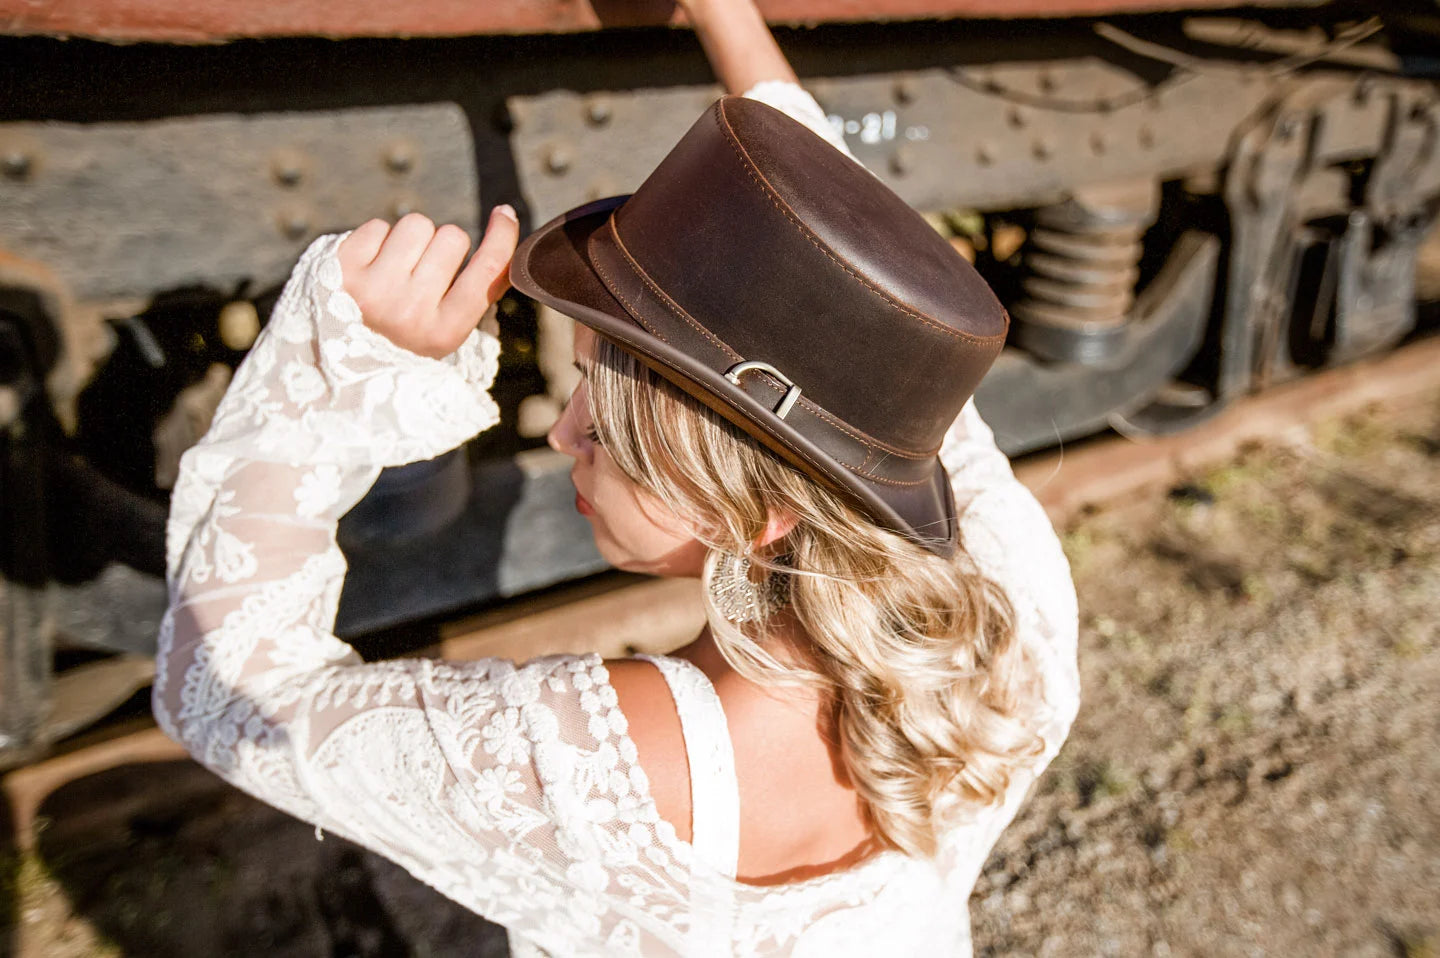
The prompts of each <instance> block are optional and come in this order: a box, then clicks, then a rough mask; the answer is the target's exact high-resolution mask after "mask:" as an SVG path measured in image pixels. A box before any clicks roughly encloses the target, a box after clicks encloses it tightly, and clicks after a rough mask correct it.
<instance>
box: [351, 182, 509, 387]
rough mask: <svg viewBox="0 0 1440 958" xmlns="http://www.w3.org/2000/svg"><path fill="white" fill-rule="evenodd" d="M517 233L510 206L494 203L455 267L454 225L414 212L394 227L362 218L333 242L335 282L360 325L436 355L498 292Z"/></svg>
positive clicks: (460, 236) (465, 240)
mask: <svg viewBox="0 0 1440 958" xmlns="http://www.w3.org/2000/svg"><path fill="white" fill-rule="evenodd" d="M519 239H520V222H519V220H517V219H516V217H515V211H514V210H513V209H511V208H510V207H508V206H497V207H495V209H494V210H493V211H491V213H490V223H489V225H488V226H487V227H486V228H485V234H484V236H482V237H481V238H480V246H479V248H478V249H476V250H475V255H474V256H472V257H471V258H470V262H469V264H468V265H466V266H465V268H464V269H463V270H462V269H460V266H461V264H462V263H464V262H465V254H466V253H468V252H469V251H470V237H469V236H468V235H467V234H466V233H465V231H464V230H462V229H461V228H460V227H458V226H454V225H445V226H442V227H440V228H439V229H436V228H435V224H434V223H432V222H430V220H429V219H427V218H426V217H424V216H422V215H420V214H419V213H408V214H406V215H405V216H402V217H401V218H400V221H399V222H397V223H396V224H395V225H394V226H391V225H390V224H389V223H387V222H385V221H384V220H370V221H369V222H368V223H366V224H365V225H363V226H360V227H358V228H357V229H356V230H355V231H354V232H353V233H351V234H350V235H349V236H347V237H346V238H345V241H344V242H342V243H341V244H340V249H339V251H338V255H339V258H340V271H341V274H342V275H343V277H344V284H343V285H344V287H345V292H347V293H349V294H350V295H351V296H352V297H354V299H355V302H356V303H357V304H358V305H359V306H360V314H361V315H362V316H363V317H364V319H365V325H366V326H369V327H370V328H371V329H373V330H375V331H376V332H377V333H379V334H381V335H382V336H384V337H386V338H387V339H389V340H390V341H391V342H393V343H394V344H395V345H397V346H400V347H401V348H403V349H408V350H410V351H411V352H414V353H419V354H420V355H422V356H429V357H431V358H434V359H440V358H442V357H444V356H448V355H450V354H451V353H453V352H454V351H455V350H456V349H458V348H459V347H460V344H461V343H463V342H465V337H467V336H469V335H470V332H471V330H473V329H474V328H475V327H476V326H477V325H478V324H479V322H480V318H481V317H482V316H484V314H485V310H487V309H489V308H490V304H491V303H494V302H495V301H496V300H497V299H499V298H500V297H501V296H502V295H504V293H505V290H506V289H507V288H508V287H509V285H510V281H509V279H508V271H509V268H510V257H511V256H513V255H514V253H515V244H516V243H517V242H518V241H519ZM457 270H459V275H456V271H457Z"/></svg>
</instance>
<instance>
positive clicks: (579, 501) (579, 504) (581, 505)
mask: <svg viewBox="0 0 1440 958" xmlns="http://www.w3.org/2000/svg"><path fill="white" fill-rule="evenodd" d="M575 511H576V512H578V513H580V514H581V515H582V516H593V515H594V514H595V507H594V506H592V505H590V503H589V502H587V501H585V497H584V496H582V495H580V493H579V492H578V491H577V492H576V493H575Z"/></svg>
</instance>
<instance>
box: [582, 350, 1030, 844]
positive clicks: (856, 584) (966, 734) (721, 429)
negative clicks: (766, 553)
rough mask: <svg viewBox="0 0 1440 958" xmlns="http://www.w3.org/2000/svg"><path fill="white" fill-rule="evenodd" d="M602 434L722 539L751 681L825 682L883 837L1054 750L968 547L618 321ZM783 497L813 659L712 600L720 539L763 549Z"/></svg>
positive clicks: (726, 649) (707, 535)
mask: <svg viewBox="0 0 1440 958" xmlns="http://www.w3.org/2000/svg"><path fill="white" fill-rule="evenodd" d="M587 367H588V368H587V379H588V382H589V396H590V409H591V415H592V418H593V419H594V421H595V429H596V431H597V433H598V434H599V437H600V441H601V442H602V443H603V444H604V445H605V447H606V450H607V452H608V453H609V454H610V456H611V457H612V458H613V459H614V461H615V464H616V465H617V466H618V467H619V469H620V470H621V472H623V473H624V474H625V475H626V476H627V477H629V478H630V479H631V480H633V481H634V482H635V483H636V484H637V485H639V486H640V488H641V489H643V490H645V491H646V492H648V493H649V494H651V495H653V496H655V497H656V498H658V499H659V500H660V501H661V502H663V503H664V504H665V505H667V506H668V507H669V508H671V509H672V510H673V511H674V512H675V513H676V514H677V515H679V516H681V517H682V518H684V519H686V520H687V521H688V522H690V523H691V525H692V526H693V528H694V529H695V532H696V536H697V538H699V539H700V540H701V541H702V542H704V543H705V544H707V545H708V546H709V547H710V548H711V550H712V551H711V553H710V558H709V560H708V561H707V562H706V566H705V584H706V585H707V588H706V589H704V590H703V592H704V594H705V595H706V596H707V605H709V608H708V609H707V617H708V619H709V621H710V624H711V630H712V633H713V635H714V637H715V640H716V643H717V645H718V646H719V648H720V651H721V653H722V654H723V655H724V656H725V658H726V660H727V661H728V662H729V663H730V665H731V666H732V667H733V668H735V669H736V670H737V671H738V672H740V673H741V674H742V675H744V676H746V677H747V678H750V679H751V680H752V681H756V682H761V683H767V684H794V683H802V684H805V685H809V686H811V687H816V688H819V689H820V690H821V691H822V692H823V693H824V694H825V695H826V701H827V702H829V703H830V705H831V708H832V710H833V714H832V721H833V724H832V728H833V730H834V733H835V734H836V735H837V736H838V739H839V744H840V746H841V755H842V759H843V761H844V764H845V767H846V770H847V771H848V773H849V776H850V780H851V783H852V784H853V785H854V787H855V789H856V791H857V793H858V795H859V797H860V798H861V799H862V801H863V802H864V805H865V808H866V811H867V813H868V815H869V818H870V821H871V824H872V826H873V830H874V832H875V834H876V837H877V838H878V839H879V840H880V841H881V842H882V843H884V844H885V845H887V846H889V847H893V848H898V849H900V850H902V851H904V852H906V853H909V854H919V855H931V854H934V853H935V852H936V850H937V839H938V836H939V834H940V833H941V832H942V831H943V830H944V829H945V827H946V825H947V824H948V823H949V821H950V819H951V816H952V815H954V814H956V813H958V812H959V811H960V810H963V808H964V807H965V806H966V805H972V804H974V803H981V804H990V803H995V802H998V801H999V800H1000V799H1001V797H1002V796H1003V795H1004V793H1005V791H1006V789H1007V787H1008V786H1009V783H1010V779H1011V775H1012V774H1013V773H1014V771H1015V770H1016V769H1017V767H1018V766H1019V765H1021V764H1022V763H1024V762H1026V761H1027V760H1029V759H1031V758H1032V757H1033V756H1035V755H1036V754H1037V753H1038V751H1039V744H1040V743H1039V739H1038V737H1037V735H1036V733H1035V729H1034V722H1033V712H1034V708H1033V706H1034V704H1035V692H1036V684H1037V679H1036V670H1035V667H1034V663H1033V662H1032V661H1031V658H1030V656H1029V655H1028V654H1027V653H1026V651H1025V649H1024V647H1023V646H1022V645H1021V644H1020V643H1019V642H1018V641H1017V639H1016V637H1015V628H1014V616H1013V613H1012V610H1011V608H1010V605H1009V602H1008V601H1007V600H1006V598H1005V596H1004V594H1003V593H1002V592H1001V591H1000V589H999V588H998V587H997V586H996V585H995V584H994V583H993V582H991V581H990V580H988V579H986V578H985V577H984V576H983V575H981V574H980V573H979V572H978V570H977V569H976V567H975V565H974V563H973V561H972V560H971V559H970V558H969V556H968V555H967V554H966V552H965V550H964V549H963V548H961V549H959V550H958V551H957V555H956V556H955V557H954V558H953V559H943V558H941V557H939V556H936V555H934V554H932V553H930V552H928V551H926V550H925V549H923V548H921V547H920V546H918V545H916V544H914V543H913V542H911V541H909V540H907V539H905V538H904V537H902V536H900V535H897V534H896V533H894V532H891V531H888V530H886V529H882V528H881V527H879V526H877V525H876V524H875V523H874V522H873V521H871V520H870V519H869V518H867V517H866V516H865V515H864V514H863V513H862V512H860V511H859V510H858V509H857V508H856V507H854V506H853V505H851V503H850V501H849V500H848V499H847V498H846V497H845V496H843V495H842V494H840V493H838V492H836V491H834V490H832V489H830V488H828V487H826V486H824V485H822V484H821V483H819V482H817V481H815V480H813V479H811V478H810V477H808V476H806V475H805V474H803V473H802V472H800V471H799V470H797V469H795V468H793V467H792V466H790V465H789V464H788V463H786V462H784V461H783V460H782V459H780V458H779V457H778V456H776V455H775V454H773V453H772V452H770V451H769V450H767V449H766V448H765V447H764V446H762V445H761V444H760V443H758V442H757V441H756V440H754V439H753V438H751V437H750V436H749V435H747V434H746V433H745V432H744V431H743V430H741V429H739V428H737V427H736V426H734V425H733V424H731V423H730V422H728V421H727V420H726V419H724V418H723V417H722V416H720V415H719V414H717V413H715V412H714V411H712V410H711V409H709V408H708V407H707V406H705V405H704V404H703V403H701V402H699V401H698V400H696V399H694V398H692V397H690V396H689V395H687V394H686V393H685V392H684V391H682V390H681V389H679V388H678V387H676V386H675V385H673V384H672V383H670V382H669V381H668V380H666V379H665V378H663V377H662V376H660V375H659V374H657V373H656V372H654V371H653V370H652V369H650V368H649V367H647V366H645V365H644V364H642V363H640V362H639V361H638V360H636V359H635V358H634V357H633V356H631V355H630V354H629V353H626V352H624V351H622V350H621V349H620V348H619V347H617V346H615V345H614V344H613V343H611V342H610V341H608V340H606V339H604V338H603V337H596V355H595V356H594V357H592V358H591V359H590V361H589V362H588V363H587ZM772 510H779V511H781V512H783V513H786V514H789V515H793V516H794V517H796V519H797V520H798V521H797V523H796V525H795V527H794V528H793V529H792V530H791V531H790V532H789V533H787V534H786V535H785V536H784V537H783V538H782V539H781V540H779V541H778V542H777V543H776V544H775V548H776V549H778V551H779V552H781V553H788V559H787V561H786V562H785V563H777V562H774V561H772V560H767V559H763V558H761V557H757V556H751V560H752V562H754V563H755V564H756V565H759V566H763V567H764V568H766V569H769V570H770V574H772V575H782V576H788V577H789V580H790V597H791V604H792V607H793V609H794V612H795V615H796V618H797V620H798V622H799V624H800V626H801V627H802V628H803V629H804V631H805V632H806V634H807V635H808V637H809V638H810V640H811V641H812V643H813V647H812V648H810V649H808V650H807V651H808V652H809V654H808V655H807V656H806V658H808V659H809V660H810V661H809V666H808V667H807V666H804V665H795V664H792V663H788V662H782V661H781V658H780V657H779V656H777V655H776V654H775V650H774V649H773V648H772V645H773V643H771V642H767V630H766V628H765V623H764V622H763V621H762V622H759V623H751V624H746V625H743V626H740V625H736V624H734V623H731V622H728V621H727V620H725V618H724V617H723V616H722V615H720V614H719V613H718V612H717V610H716V609H715V608H714V607H713V604H711V603H710V602H709V599H708V596H709V589H708V584H709V579H710V577H711V576H712V575H713V574H714V571H715V564H716V560H717V559H718V558H719V556H720V554H721V552H731V553H741V554H748V553H749V546H750V543H752V542H753V541H754V539H755V538H756V537H757V536H759V535H760V533H761V532H762V531H763V530H764V529H765V526H766V522H767V518H768V516H769V515H770V513H771V511H772Z"/></svg>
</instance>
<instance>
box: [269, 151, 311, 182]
mask: <svg viewBox="0 0 1440 958" xmlns="http://www.w3.org/2000/svg"><path fill="white" fill-rule="evenodd" d="M270 175H271V176H273V177H275V182H276V183H279V184H280V185H281V186H296V185H298V184H299V182H300V181H301V180H302V179H304V178H305V166H304V164H303V163H302V162H301V160H300V157H299V156H297V155H296V154H294V153H277V154H276V155H275V158H274V159H273V160H271V162H270Z"/></svg>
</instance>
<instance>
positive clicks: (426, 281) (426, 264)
mask: <svg viewBox="0 0 1440 958" xmlns="http://www.w3.org/2000/svg"><path fill="white" fill-rule="evenodd" d="M468 252H470V237H469V235H468V234H466V232H465V231H464V230H462V229H461V228H460V227H458V226H456V225H454V224H453V223H447V224H446V225H444V226H442V227H440V228H439V229H438V230H436V231H435V237H434V238H433V239H431V240H430V245H429V246H427V247H426V248H425V252H424V254H423V255H422V256H421V257H420V262H418V263H416V264H415V269H414V271H413V272H412V273H411V274H410V276H411V279H412V282H411V286H412V287H413V288H414V289H415V291H416V293H417V294H418V295H420V296H421V297H423V298H424V299H425V300H426V301H427V302H429V303H430V305H431V306H432V307H433V306H434V305H436V304H438V303H439V302H440V298H441V297H442V296H444V295H445V291H446V290H448V289H449V288H450V283H451V282H452V281H454V279H455V273H456V271H457V270H459V269H460V264H461V263H464V262H465V254H466V253H468Z"/></svg>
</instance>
